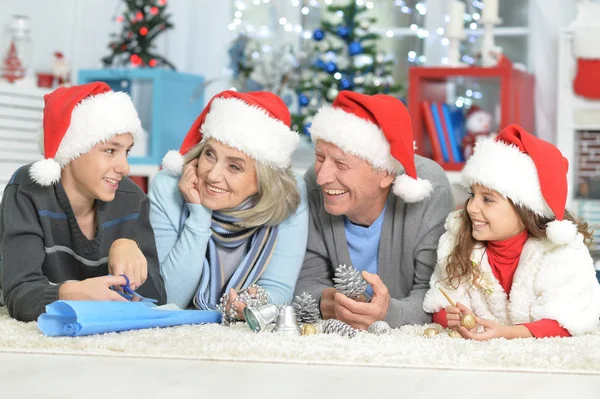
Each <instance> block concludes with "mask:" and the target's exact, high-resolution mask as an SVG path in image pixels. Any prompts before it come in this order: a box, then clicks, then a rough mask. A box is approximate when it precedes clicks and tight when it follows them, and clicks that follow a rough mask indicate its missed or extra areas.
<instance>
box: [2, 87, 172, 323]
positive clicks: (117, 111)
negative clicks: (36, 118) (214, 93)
mask: <svg viewBox="0 0 600 399" xmlns="http://www.w3.org/2000/svg"><path fill="white" fill-rule="evenodd" d="M44 102H45V107H44V120H43V125H44V137H43V138H44V156H45V157H46V159H42V160H39V161H37V162H34V163H33V164H30V165H27V166H24V167H22V168H20V169H19V170H17V172H16V173H15V174H14V175H13V177H12V178H11V180H10V182H9V184H8V186H7V187H6V189H5V191H4V195H3V198H2V203H0V294H1V295H0V304H5V305H6V306H7V307H8V311H9V313H10V315H11V316H12V317H14V318H15V319H18V320H22V321H33V320H36V319H37V317H38V316H39V315H40V314H41V313H43V312H44V310H45V307H46V305H47V304H49V303H51V302H54V301H56V300H59V299H65V300H114V301H124V300H125V299H124V298H123V297H121V296H120V295H119V294H118V293H117V292H115V291H113V290H111V287H113V286H115V287H118V286H122V285H125V284H126V280H127V279H128V280H129V283H130V287H131V288H132V289H134V290H136V289H137V290H138V292H139V293H140V294H141V295H143V296H147V297H150V298H154V299H157V300H158V302H159V304H163V303H165V301H166V294H165V289H164V283H163V279H162V276H161V275H160V271H159V265H158V259H157V255H156V247H155V242H154V234H153V231H152V228H151V226H150V223H149V220H148V212H149V204H148V199H147V197H146V196H145V195H144V193H143V192H142V191H141V190H140V189H139V188H138V187H137V186H136V185H135V184H134V183H133V182H132V181H131V180H130V179H129V178H127V177H126V175H127V174H128V173H129V165H128V163H127V155H128V153H129V150H130V149H131V147H132V146H133V143H134V141H136V140H138V139H139V138H140V135H141V134H142V132H143V130H142V126H141V122H140V120H139V118H138V115H137V112H136V110H135V108H134V106H133V103H132V101H131V99H130V98H129V96H127V94H125V93H119V92H113V91H111V89H110V88H109V87H108V86H107V85H106V84H105V83H101V82H94V83H89V84H85V85H80V86H74V87H68V88H64V87H63V88H59V89H57V90H55V91H54V92H52V93H50V94H48V95H46V96H45V97H44ZM108 274H111V275H112V276H109V275H108ZM121 275H125V276H127V279H126V278H125V277H123V276H121Z"/></svg>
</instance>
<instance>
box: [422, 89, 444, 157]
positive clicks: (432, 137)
mask: <svg viewBox="0 0 600 399" xmlns="http://www.w3.org/2000/svg"><path fill="white" fill-rule="evenodd" d="M421 108H422V110H423V119H424V120H425V127H426V129H427V135H428V136H429V141H430V142H431V150H432V151H433V160H434V161H436V162H437V163H442V162H444V156H443V154H442V148H441V147H440V142H439V141H438V136H437V134H436V129H435V122H434V121H433V115H432V114H431V106H430V103H429V101H423V103H422V104H421Z"/></svg>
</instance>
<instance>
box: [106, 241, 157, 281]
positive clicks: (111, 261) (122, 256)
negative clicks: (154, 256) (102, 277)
mask: <svg viewBox="0 0 600 399" xmlns="http://www.w3.org/2000/svg"><path fill="white" fill-rule="evenodd" d="M108 272H109V273H110V274H112V275H114V276H118V275H119V274H124V275H126V276H127V278H128V279H129V287H130V288H131V289H132V290H134V291H135V290H136V289H138V288H139V287H141V285H142V284H144V282H145V281H146V279H147V278H148V261H147V260H146V257H145V256H144V254H143V253H142V251H141V250H140V248H139V247H138V245H137V243H136V242H135V241H133V240H129V239H127V238H120V239H118V240H116V241H115V242H113V244H112V245H111V247H110V250H109V251H108ZM123 284H125V283H123Z"/></svg>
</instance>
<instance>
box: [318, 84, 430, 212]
mask: <svg viewBox="0 0 600 399" xmlns="http://www.w3.org/2000/svg"><path fill="white" fill-rule="evenodd" d="M310 135H311V138H312V140H313V142H315V143H316V142H317V140H324V141H327V142H329V143H332V144H334V145H336V146H337V147H339V148H340V149H341V150H342V151H344V152H347V153H349V154H353V155H356V156H358V157H360V158H362V159H364V160H365V161H367V162H369V163H370V164H371V165H373V167H375V168H378V169H382V170H387V171H389V172H391V173H394V174H396V175H397V177H396V178H395V179H394V187H393V192H394V194H396V195H397V196H399V197H400V198H402V199H403V200H404V201H406V202H418V201H421V200H423V199H425V198H427V197H429V195H430V194H431V193H432V191H433V187H432V185H431V183H430V182H429V181H428V180H423V179H420V178H418V177H417V169H416V167H415V153H414V142H413V134H412V125H411V122H410V116H409V115H408V110H407V109H406V107H405V106H404V104H403V103H402V101H400V100H398V99H397V98H395V97H392V96H388V95H386V94H376V95H372V96H369V95H366V94H360V93H355V92H352V91H342V92H340V94H339V95H338V96H337V98H336V99H335V101H334V102H333V104H332V106H331V107H324V108H321V109H320V110H319V112H317V114H316V115H315V117H314V119H313V123H312V126H311V127H310Z"/></svg>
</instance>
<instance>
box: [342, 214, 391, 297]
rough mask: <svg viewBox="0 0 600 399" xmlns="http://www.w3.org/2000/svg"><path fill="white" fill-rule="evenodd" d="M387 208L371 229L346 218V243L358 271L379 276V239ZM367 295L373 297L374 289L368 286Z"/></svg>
mask: <svg viewBox="0 0 600 399" xmlns="http://www.w3.org/2000/svg"><path fill="white" fill-rule="evenodd" d="M385 208H386V207H383V211H381V214H380V215H379V217H377V219H375V221H374V222H373V224H372V225H370V226H369V227H363V226H358V225H356V224H354V223H352V222H351V221H350V219H348V218H347V217H345V216H344V230H346V241H347V242H348V251H349V252H350V259H352V266H354V268H355V269H356V270H360V271H362V270H366V271H368V272H369V273H372V274H377V270H378V267H377V261H378V259H379V239H380V238H381V227H382V226H383V215H384V214H385ZM366 293H367V295H369V296H371V297H372V296H373V287H371V286H370V285H368V286H367V291H366Z"/></svg>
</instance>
